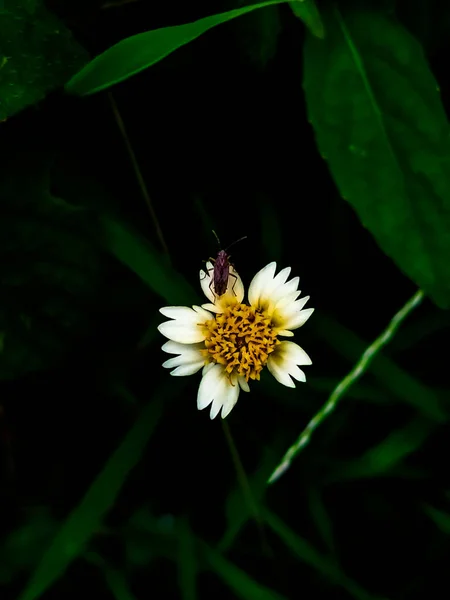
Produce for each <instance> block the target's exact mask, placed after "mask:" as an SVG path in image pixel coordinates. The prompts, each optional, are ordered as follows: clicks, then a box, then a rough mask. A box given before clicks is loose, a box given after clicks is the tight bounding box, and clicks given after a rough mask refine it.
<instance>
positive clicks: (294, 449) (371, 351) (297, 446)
mask: <svg viewBox="0 0 450 600" xmlns="http://www.w3.org/2000/svg"><path fill="white" fill-rule="evenodd" d="M422 299H423V292H422V291H421V290H419V291H418V292H416V294H414V296H413V297H412V298H411V299H410V300H409V301H408V302H407V303H406V304H405V305H404V306H403V307H402V308H401V309H400V310H399V311H398V313H397V314H396V315H395V316H394V317H393V318H392V320H391V322H390V323H389V325H388V327H387V328H386V329H385V330H384V331H383V333H382V334H381V335H380V336H379V337H378V338H377V339H376V340H375V341H374V342H373V343H372V344H371V345H370V346H369V347H368V348H366V349H365V351H364V353H363V355H362V356H361V358H360V359H359V361H358V362H357V363H356V365H355V366H354V367H353V369H352V370H351V371H350V373H349V374H348V375H347V376H346V377H344V379H343V380H342V381H341V382H340V383H339V385H338V386H337V387H336V389H335V390H334V391H333V393H332V394H331V395H330V397H329V399H328V400H327V402H326V403H325V404H324V405H323V406H322V408H321V409H320V410H319V411H318V412H317V413H316V414H315V415H314V417H313V418H312V419H311V420H310V421H309V423H308V425H307V426H306V427H305V429H304V430H303V431H302V433H301V434H300V436H299V437H298V438H297V441H296V442H295V443H294V444H293V445H292V446H291V447H290V448H289V449H288V451H287V452H286V454H285V455H284V457H283V459H282V461H281V462H280V464H279V465H278V467H277V468H276V469H275V471H274V472H273V473H272V475H271V476H270V478H269V483H273V482H275V481H276V480H277V479H278V478H279V477H280V476H281V475H282V474H283V473H285V472H286V470H287V469H288V468H289V467H290V465H291V462H292V460H293V459H294V457H295V456H297V454H298V453H299V452H300V451H301V450H302V449H303V448H304V447H305V446H306V444H308V442H309V441H310V439H311V436H312V434H313V432H314V431H315V430H316V429H317V427H318V426H319V425H320V424H321V423H322V422H323V421H324V419H325V418H326V417H327V416H328V415H329V414H330V413H331V412H333V410H334V409H335V407H336V405H337V403H338V401H339V400H340V398H341V397H342V396H343V395H344V394H345V392H346V391H347V389H348V388H349V387H350V386H351V385H352V384H353V383H354V382H355V381H357V380H358V379H359V378H360V377H361V376H362V375H363V374H364V373H365V372H366V370H367V368H368V366H369V364H370V363H371V362H372V360H373V358H374V357H375V356H376V354H377V353H379V352H380V350H381V348H382V347H383V346H385V345H386V344H387V343H388V342H389V341H390V340H391V339H392V337H393V336H394V335H395V332H396V331H397V329H398V327H399V326H400V324H401V323H402V321H403V320H404V319H405V318H406V317H407V316H408V315H409V314H410V313H411V311H413V310H414V308H415V307H416V306H418V305H419V304H420V302H421V301H422ZM385 360H386V362H389V361H388V359H385ZM407 377H409V376H407ZM411 379H412V378H411ZM419 385H420V384H419ZM425 389H426V388H425ZM426 392H427V397H431V399H432V400H433V399H434V406H431V407H430V406H428V405H426V404H424V402H423V398H421V397H419V398H418V400H419V402H418V403H416V404H418V407H420V408H422V410H423V411H425V410H426V412H427V414H428V416H430V412H431V414H432V416H433V417H434V418H435V419H438V420H441V421H445V420H446V416H445V413H444V412H443V411H442V410H441V408H440V406H439V401H438V399H437V398H435V397H434V394H433V392H432V391H431V390H426ZM414 393H416V391H415V390H414ZM402 399H405V398H404V396H402ZM408 401H409V402H411V399H410V398H409V397H408Z"/></svg>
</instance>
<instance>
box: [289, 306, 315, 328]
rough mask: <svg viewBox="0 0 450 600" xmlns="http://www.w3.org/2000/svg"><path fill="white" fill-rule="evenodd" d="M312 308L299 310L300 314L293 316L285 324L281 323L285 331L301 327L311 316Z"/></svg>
mask: <svg viewBox="0 0 450 600" xmlns="http://www.w3.org/2000/svg"><path fill="white" fill-rule="evenodd" d="M313 312H314V308H307V309H305V310H301V311H300V312H298V313H296V314H294V315H293V316H292V317H291V318H290V319H288V320H287V322H286V323H283V327H285V328H286V329H291V330H292V329H298V328H299V327H301V326H302V325H303V324H304V323H306V321H307V320H308V319H309V317H310V316H311V315H312V314H313Z"/></svg>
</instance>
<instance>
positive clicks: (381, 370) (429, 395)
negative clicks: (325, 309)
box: [312, 309, 447, 423]
mask: <svg viewBox="0 0 450 600" xmlns="http://www.w3.org/2000/svg"><path fill="white" fill-rule="evenodd" d="M402 310H403V309H402ZM312 326H313V327H315V331H316V333H317V335H319V336H320V337H323V339H324V340H325V341H326V342H327V343H329V344H330V346H332V347H333V348H334V349H335V350H336V351H337V352H338V353H339V354H341V355H342V356H343V357H344V358H346V359H348V360H349V361H351V362H354V361H355V360H357V359H358V357H359V356H361V355H362V354H363V353H364V352H366V350H368V344H367V342H365V341H364V340H362V339H361V338H360V337H359V336H357V335H356V334H355V333H354V332H353V331H351V330H350V329H348V328H347V327H345V326H344V325H341V324H340V323H338V322H337V321H336V320H335V319H333V318H331V317H328V316H326V315H324V314H321V315H320V318H318V319H315V321H314V323H312ZM385 333H386V332H385ZM378 339H379V338H378ZM344 341H345V343H344ZM383 344H384V342H383ZM370 347H372V346H370ZM372 358H373V360H372V362H371V365H370V374H371V375H373V376H374V377H375V378H376V379H377V381H378V383H379V386H380V388H382V389H385V390H388V391H389V392H391V394H392V395H394V396H395V397H396V398H397V399H398V400H401V401H402V402H405V403H406V404H409V405H410V406H413V407H414V408H415V409H417V410H418V411H419V412H420V413H422V414H424V415H425V416H427V417H429V418H430V419H432V420H434V421H436V422H440V423H443V422H444V421H446V420H447V415H446V413H445V411H444V410H443V409H442V408H441V402H440V400H439V398H438V396H437V395H436V394H435V393H434V392H433V390H432V389H431V388H429V387H427V386H426V385H423V384H422V383H421V382H420V381H419V380H418V379H416V378H415V377H413V376H412V375H410V374H409V373H408V372H407V371H405V370H404V369H402V368H401V367H399V366H398V365H397V364H396V363H395V362H394V361H393V360H391V359H390V358H388V357H386V356H384V355H383V353H382V352H380V351H379V350H378V352H377V355H376V356H375V357H372Z"/></svg>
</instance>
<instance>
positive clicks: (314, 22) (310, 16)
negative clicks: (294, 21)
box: [289, 0, 325, 39]
mask: <svg viewBox="0 0 450 600" xmlns="http://www.w3.org/2000/svg"><path fill="white" fill-rule="evenodd" d="M289 6H290V7H291V8H292V12H293V13H294V15H295V16H296V17H298V18H299V19H300V20H301V21H303V23H304V24H305V25H306V27H307V28H308V29H309V31H310V32H311V33H312V35H314V36H316V37H317V38H320V39H323V38H324V37H325V29H324V26H323V22H322V19H321V17H320V13H319V11H318V9H317V6H316V3H315V1H314V0H301V1H300V2H289Z"/></svg>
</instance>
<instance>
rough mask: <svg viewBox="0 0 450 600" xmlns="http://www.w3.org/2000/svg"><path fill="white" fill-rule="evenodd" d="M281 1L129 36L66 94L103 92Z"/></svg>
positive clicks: (70, 83) (72, 83)
mask: <svg viewBox="0 0 450 600" xmlns="http://www.w3.org/2000/svg"><path fill="white" fill-rule="evenodd" d="M284 1H286V0H270V1H269V2H261V3H259V4H254V5H252V6H243V7H242V8H237V9H235V10H230V11H228V12H225V13H220V14H218V15H211V16H209V17H205V18H204V19H199V20H198V21H194V22H193V23H185V24H183V25H175V26H171V27H162V28H161V29H155V30H153V31H146V32H144V33H139V34H137V35H133V36H131V37H129V38H126V39H124V40H122V41H120V42H119V43H118V44H115V45H114V46H112V47H111V48H109V49H108V50H106V52H103V54H100V55H99V56H97V57H96V58H94V60H92V61H91V62H90V63H89V64H87V65H86V66H85V67H84V68H83V69H82V70H81V71H80V72H79V73H77V74H76V75H74V76H73V77H72V79H71V80H70V81H68V82H67V84H66V91H67V92H69V93H70V94H77V95H79V96H85V95H87V94H94V93H95V92H99V91H101V90H104V89H106V88H108V87H111V86H112V85H115V84H116V83H119V82H120V81H124V80H125V79H128V77H131V76H132V75H135V74H136V73H139V72H140V71H143V70H144V69H147V68H148V67H151V66H152V65H154V64H155V63H157V62H159V61H160V60H162V59H163V58H165V57H166V56H168V55H169V54H171V53H172V52H174V51H175V50H177V48H181V47H182V46H184V45H185V44H188V43H189V42H192V41H193V40H195V39H196V38H198V37H200V36H201V35H202V34H203V33H205V32H206V31H209V30H210V29H212V28H213V27H216V26H217V25H221V24H222V23H226V22H227V21H230V20H231V19H235V18H236V17H240V16H242V15H245V14H247V13H250V12H252V11H254V10H257V9H259V8H264V7H265V6H270V5H272V4H280V3H281V2H284Z"/></svg>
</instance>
